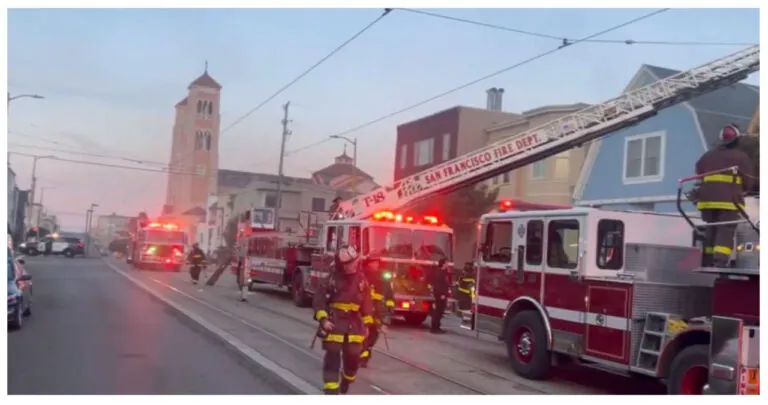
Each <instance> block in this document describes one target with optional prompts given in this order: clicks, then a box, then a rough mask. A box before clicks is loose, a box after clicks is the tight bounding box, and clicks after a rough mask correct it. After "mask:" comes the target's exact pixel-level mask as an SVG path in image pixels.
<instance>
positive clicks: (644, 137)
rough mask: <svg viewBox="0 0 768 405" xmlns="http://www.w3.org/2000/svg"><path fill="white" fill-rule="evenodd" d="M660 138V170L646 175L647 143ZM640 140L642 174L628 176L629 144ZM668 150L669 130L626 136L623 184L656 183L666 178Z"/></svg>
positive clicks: (622, 170)
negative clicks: (649, 140)
mask: <svg viewBox="0 0 768 405" xmlns="http://www.w3.org/2000/svg"><path fill="white" fill-rule="evenodd" d="M652 138H659V156H658V159H659V172H658V173H657V174H654V175H645V174H644V173H645V165H646V160H647V159H648V149H647V143H648V139H652ZM635 141H640V145H641V146H640V175H639V176H631V177H630V176H628V173H627V171H628V169H629V167H628V164H629V161H628V160H627V159H628V158H629V145H630V143H632V142H635ZM666 152H667V132H666V131H656V132H649V133H645V134H638V135H632V136H627V137H625V138H624V160H623V161H622V168H621V177H622V183H623V184H643V183H655V182H660V181H662V180H663V179H664V169H665V167H664V166H665V161H666Z"/></svg>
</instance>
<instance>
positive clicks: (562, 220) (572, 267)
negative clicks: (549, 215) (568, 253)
mask: <svg viewBox="0 0 768 405" xmlns="http://www.w3.org/2000/svg"><path fill="white" fill-rule="evenodd" d="M557 223H571V224H573V223H575V224H576V225H577V228H578V231H577V232H578V235H576V242H577V245H576V262H575V263H573V264H571V263H570V262H569V266H567V267H562V266H560V265H559V263H558V265H553V264H552V263H551V261H550V255H549V254H550V247H552V243H551V242H552V241H551V237H550V235H551V233H552V232H551V227H552V225H554V224H557ZM565 229H570V228H565ZM546 231H547V233H546V235H547V240H546V245H547V249H546V250H545V254H546V261H545V262H546V265H547V268H550V269H559V270H570V271H573V270H576V269H577V268H578V267H579V259H578V255H579V250H580V249H581V240H580V239H581V234H582V232H581V231H582V221H580V220H579V219H577V218H571V217H564V218H555V219H550V220H549V221H547V227H546ZM555 232H557V230H555ZM561 243H562V244H564V243H565V241H564V240H561ZM563 250H564V251H565V246H563ZM568 259H570V257H569V258H568Z"/></svg>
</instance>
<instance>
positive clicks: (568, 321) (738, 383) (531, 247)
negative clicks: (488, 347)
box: [408, 46, 760, 394]
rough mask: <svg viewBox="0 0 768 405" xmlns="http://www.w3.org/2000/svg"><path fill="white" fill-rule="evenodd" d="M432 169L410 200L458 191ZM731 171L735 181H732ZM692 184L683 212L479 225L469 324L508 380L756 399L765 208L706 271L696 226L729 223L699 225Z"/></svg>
mask: <svg viewBox="0 0 768 405" xmlns="http://www.w3.org/2000/svg"><path fill="white" fill-rule="evenodd" d="M759 57H760V50H759V46H752V47H749V48H747V49H745V50H742V51H740V52H737V53H735V54H732V55H730V56H727V57H725V58H722V59H719V60H716V61H713V62H710V63H708V64H706V65H703V66H701V67H698V68H695V69H692V70H689V71H685V72H682V73H679V74H676V75H674V76H671V77H668V78H666V79H663V80H660V81H658V82H656V83H653V84H650V85H648V86H645V87H643V88H640V89H637V90H634V91H631V92H628V93H626V94H623V95H621V96H619V97H617V98H615V99H613V100H610V101H608V102H606V103H603V104H600V105H596V106H593V107H589V108H587V109H585V110H583V111H580V112H577V113H575V114H573V115H571V116H566V117H562V118H560V119H558V120H555V121H553V122H551V123H549V124H546V125H544V126H542V127H539V128H534V129H532V130H529V131H527V132H526V133H523V134H521V135H516V136H514V137H512V138H511V139H510V140H504V141H500V142H499V143H497V144H494V145H491V146H489V147H487V148H486V149H485V150H481V151H478V152H475V153H474V154H473V156H483V155H484V156H486V158H485V159H488V160H489V161H491V162H493V158H494V157H496V156H497V155H496V153H497V151H502V153H503V151H504V145H505V144H506V145H507V146H506V147H507V148H508V149H509V148H518V149H517V150H519V151H518V152H517V153H516V154H515V157H514V158H511V159H510V160H509V162H510V163H508V164H505V165H501V164H500V165H499V166H501V167H503V169H499V170H494V169H492V168H491V167H492V165H493V163H488V164H486V165H485V166H482V168H477V169H475V171H476V172H477V173H478V175H477V176H473V177H474V179H477V178H480V179H485V178H487V175H488V174H490V175H494V174H497V173H498V172H499V171H506V170H510V169H513V168H517V167H520V166H522V165H525V164H528V163H531V162H533V161H535V160H538V159H541V158H545V157H547V156H551V155H553V154H554V153H557V152H559V151H562V150H563V149H564V148H568V147H573V146H578V145H581V144H583V143H584V142H585V141H589V140H592V139H596V138H598V137H600V136H602V135H605V134H606V132H608V131H615V130H617V129H621V128H624V127H627V126H631V125H634V124H636V123H637V122H638V121H639V120H642V119H645V118H648V117H650V116H652V115H654V114H656V113H657V112H658V111H659V110H661V109H663V108H666V107H669V106H671V105H674V104H677V103H681V102H684V101H686V100H689V99H691V98H694V97H696V96H698V95H701V94H705V93H708V92H712V91H715V90H717V89H719V88H722V87H723V86H727V85H730V84H732V83H735V82H738V81H740V80H742V79H744V78H746V77H747V76H748V75H749V74H751V73H753V72H756V71H759V68H760V61H759ZM513 161H514V163H513ZM432 170H433V171H430V172H429V173H427V174H426V175H421V176H420V178H419V179H416V180H415V181H412V182H411V183H412V184H413V186H412V187H410V188H408V190H412V191H411V193H412V194H414V195H418V194H419V193H423V190H424V189H430V188H429V187H428V186H429V185H430V184H433V183H440V182H444V183H447V182H450V180H446V179H445V178H444V177H440V176H437V175H434V174H432V173H434V169H432ZM734 170H735V169H728V170H727V171H728V172H729V173H728V174H730V175H731V176H733V178H734V179H735V178H737V174H738V173H736V172H735V171H734ZM438 173H439V174H441V175H442V174H447V173H450V170H446V169H445V168H444V169H443V170H441V171H439V172H438ZM480 173H482V174H480ZM696 180H698V178H697V177H696V176H694V177H693V178H688V179H683V180H681V181H680V186H679V189H678V210H679V212H680V215H677V214H675V215H670V214H658V213H648V212H619V211H604V210H600V209H595V208H583V207H576V208H571V209H551V210H549V209H547V210H534V211H516V210H512V211H506V212H498V213H491V214H486V215H484V216H483V217H482V218H481V220H480V224H479V238H478V256H479V258H478V263H477V265H478V268H477V280H476V285H477V287H476V291H475V292H474V294H473V295H474V297H475V299H474V302H473V305H472V309H471V310H469V311H463V313H462V326H463V327H464V328H466V329H473V330H475V331H476V332H477V334H478V336H479V334H480V333H486V334H491V335H495V336H497V337H498V338H499V340H500V341H502V342H504V343H505V345H506V348H507V353H508V357H509V361H510V364H511V366H512V368H513V369H514V371H516V372H517V373H518V374H520V375H522V376H524V377H526V378H530V379H542V378H546V377H547V376H548V375H549V372H550V370H551V368H552V366H553V364H557V363H558V362H559V361H561V360H571V361H577V362H579V363H581V364H584V365H588V366H592V367H596V368H601V369H604V370H608V371H613V372H619V373H624V374H627V375H636V376H644V377H646V378H647V377H651V378H657V379H660V380H663V381H665V383H666V385H667V388H668V392H669V393H671V394H757V393H759V336H760V329H759V274H758V269H759V222H758V221H756V219H758V216H759V211H758V209H757V208H756V201H755V198H749V199H748V202H749V204H751V205H752V207H753V209H751V210H746V211H745V210H740V213H741V215H742V219H741V220H739V221H738V231H737V237H736V238H735V247H736V249H735V251H736V253H735V256H734V257H733V258H732V259H733V260H732V263H731V267H729V268H702V267H701V263H702V261H701V258H702V249H701V246H700V245H699V246H697V243H700V239H701V236H700V235H701V234H702V232H701V228H702V227H706V226H718V225H724V224H704V223H702V222H701V221H699V220H696V219H691V218H690V217H689V216H688V215H687V214H686V212H685V211H684V210H683V208H682V199H683V197H682V195H683V192H682V187H683V185H684V183H686V182H689V181H696ZM459 182H460V181H459V180H454V183H459ZM425 185H426V186H427V187H424V186H425ZM436 188H437V187H433V188H431V190H435V189H436ZM737 206H738V204H737ZM502 211H503V210H502ZM756 223H757V224H756ZM692 228H693V229H692Z"/></svg>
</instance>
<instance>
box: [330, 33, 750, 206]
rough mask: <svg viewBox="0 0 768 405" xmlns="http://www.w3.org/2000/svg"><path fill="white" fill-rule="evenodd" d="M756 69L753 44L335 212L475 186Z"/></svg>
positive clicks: (401, 202)
mask: <svg viewBox="0 0 768 405" xmlns="http://www.w3.org/2000/svg"><path fill="white" fill-rule="evenodd" d="M759 70H760V47H759V45H755V46H751V47H749V48H746V49H744V50H742V51H739V52H736V53H734V54H732V55H729V56H726V57H724V58H721V59H717V60H715V61H712V62H709V63H707V64H705V65H702V66H700V67H697V68H694V69H690V70H687V71H685V72H682V73H678V74H676V75H674V76H670V77H668V78H666V79H662V80H659V81H657V82H655V83H653V84H650V85H648V86H645V87H642V88H639V89H636V90H633V91H630V92H627V93H625V94H622V95H621V96H619V97H616V98H614V99H612V100H608V101H606V102H604V103H602V104H599V105H595V106H591V107H587V108H585V109H583V110H581V111H578V112H576V113H574V114H571V115H567V116H564V117H561V118H558V119H556V120H554V121H551V122H549V123H547V124H545V125H542V126H540V127H537V128H533V129H530V130H528V131H525V132H523V133H521V134H517V135H514V136H511V137H509V138H506V139H503V140H500V141H498V142H495V143H492V144H490V145H487V146H485V147H483V148H480V149H478V150H476V151H473V152H471V153H468V154H465V155H463V156H459V157H457V158H455V159H452V160H449V161H446V162H444V163H441V164H439V165H437V166H434V167H432V168H430V169H427V170H425V171H422V172H419V173H417V174H414V175H412V176H409V177H406V178H404V179H402V180H399V181H396V182H395V183H394V184H391V185H388V186H383V187H379V188H377V189H375V190H373V191H371V192H369V193H367V194H364V195H361V196H359V197H357V198H354V199H352V200H350V201H344V202H342V203H340V204H339V207H338V210H339V211H338V212H337V214H336V215H337V217H338V216H341V215H343V217H344V218H355V219H363V218H368V217H370V216H371V215H372V214H373V213H374V212H376V211H379V210H382V209H401V208H402V207H404V206H406V205H408V204H411V203H413V202H415V201H417V200H419V199H422V198H424V197H428V196H431V195H434V194H436V193H447V192H450V191H453V190H456V189H459V188H462V187H464V186H467V185H471V184H476V183H478V182H481V181H483V180H487V179H490V178H492V177H494V176H496V175H498V174H501V173H504V172H508V171H510V170H514V169H517V168H519V167H523V166H526V165H528V164H530V163H533V162H536V161H539V160H542V159H545V158H547V157H550V156H554V155H556V154H558V153H560V152H563V151H566V150H569V149H572V148H575V147H578V146H581V145H583V144H584V143H585V142H589V141H592V140H594V139H597V138H600V137H602V136H605V135H607V134H609V133H611V132H614V131H616V130H619V129H621V128H625V127H628V126H631V125H634V124H636V123H637V122H639V121H641V120H643V119H646V118H648V117H651V116H653V115H655V114H656V113H658V111H659V110H661V109H664V108H667V107H670V106H673V105H675V104H679V103H682V102H685V101H687V100H690V99H692V98H695V97H697V96H700V95H702V94H707V93H710V92H713V91H715V90H718V89H720V88H722V87H725V86H729V85H731V84H733V83H737V82H739V81H741V80H743V79H745V78H746V77H747V76H748V75H749V74H751V73H754V72H756V71H759Z"/></svg>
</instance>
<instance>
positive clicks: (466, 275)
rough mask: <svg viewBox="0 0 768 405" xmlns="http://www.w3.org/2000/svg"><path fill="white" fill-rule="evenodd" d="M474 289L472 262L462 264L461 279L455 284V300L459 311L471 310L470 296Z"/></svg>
mask: <svg viewBox="0 0 768 405" xmlns="http://www.w3.org/2000/svg"><path fill="white" fill-rule="evenodd" d="M474 289H475V267H474V265H473V263H472V262H467V263H465V264H464V268H463V269H462V273H461V277H460V278H459V281H458V282H457V283H456V292H457V294H456V300H457V301H458V307H459V309H460V310H469V309H471V308H472V295H473V294H474Z"/></svg>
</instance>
